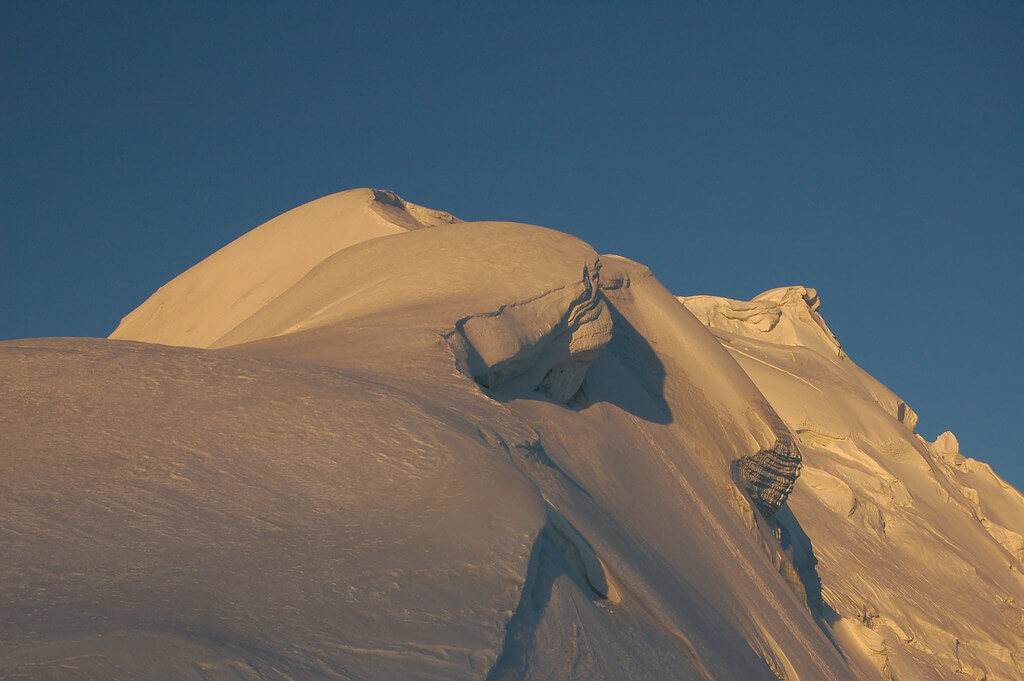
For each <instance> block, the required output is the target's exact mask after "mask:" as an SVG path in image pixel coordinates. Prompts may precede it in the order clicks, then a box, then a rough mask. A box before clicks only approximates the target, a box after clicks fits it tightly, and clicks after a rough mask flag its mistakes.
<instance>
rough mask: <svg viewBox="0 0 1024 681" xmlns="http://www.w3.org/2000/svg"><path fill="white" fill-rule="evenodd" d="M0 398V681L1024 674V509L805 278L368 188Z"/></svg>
mask: <svg viewBox="0 0 1024 681" xmlns="http://www.w3.org/2000/svg"><path fill="white" fill-rule="evenodd" d="M0 386H2V389H0V433H2V439H0V442H2V445H3V449H2V450H0V465H2V466H3V468H2V470H0V555H2V556H3V559H2V561H0V604H2V605H0V678H29V679H381V680H391V679H488V680H497V679H609V680H620V679H659V680H660V679H694V680H700V681H709V680H714V681H727V680H733V679H743V680H748V679H749V680H756V679H765V680H774V679H788V680H790V681H796V680H798V679H800V680H803V681H818V680H821V681H840V680H843V681H847V680H852V679H866V680H872V679H900V680H901V681H908V680H909V681H914V680H931V679H950V680H952V679H956V680H960V679H976V680H980V679H987V680H988V681H996V680H997V679H1001V680H1004V681H1010V680H1013V679H1019V678H1024V576H1022V574H1021V570H1022V569H1024V564H1022V560H1024V537H1022V533H1024V497H1022V496H1021V495H1020V494H1019V493H1018V492H1017V491H1016V490H1014V489H1012V488H1011V487H1010V486H1009V485H1007V484H1006V483H1005V482H1003V481H1002V480H1000V479H999V478H998V477H997V476H996V475H995V474H994V473H993V472H992V470H991V469H990V468H989V467H988V466H986V465H985V464H982V463H979V462H977V461H974V460H973V459H969V458H965V457H964V456H963V455H961V454H960V452H959V448H958V444H957V442H956V438H955V437H954V436H953V435H952V434H949V433H945V434H943V435H942V436H940V437H939V438H938V439H937V440H936V441H935V442H926V441H925V440H923V439H922V438H921V437H920V436H919V435H916V434H915V433H914V432H913V428H914V423H915V421H916V415H915V414H914V412H913V411H912V410H911V409H910V407H909V406H907V405H906V404H905V403H904V402H903V401H902V400H900V399H899V398H898V397H897V396H896V395H894V394H893V393H892V392H891V391H890V390H888V389H887V388H886V387H885V386H883V385H881V384H880V383H879V382H878V381H876V380H874V379H873V378H871V377H870V376H869V375H867V374H866V373H865V372H864V371H862V370H861V369H860V368H858V367H857V366H856V365H855V364H854V363H853V362H852V361H850V359H849V358H848V357H846V355H845V353H844V352H843V350H842V348H841V346H840V343H839V341H838V340H837V339H836V337H835V336H834V335H833V334H832V332H831V331H830V330H829V328H828V326H827V325H826V323H825V321H824V319H823V318H822V316H821V315H820V313H819V299H818V295H817V293H816V292H815V291H814V290H813V289H809V288H805V287H800V286H794V287H789V288H782V289H775V290H772V291H768V292H766V293H764V294H761V295H760V296H757V297H756V298H755V299H754V300H752V301H749V302H743V301H735V300H727V299H724V298H715V297H710V296H690V297H682V298H676V297H675V296H673V295H672V294H671V293H670V292H668V291H667V290H666V289H665V288H664V287H663V286H662V285H661V284H659V283H658V281H657V280H656V279H655V278H654V277H653V276H652V274H651V272H650V270H648V269H647V268H645V267H644V266H642V265H640V264H638V263H635V262H632V261H630V260H627V259H625V258H621V257H618V256H614V255H598V254H597V253H596V252H594V250H593V249H592V248H591V247H590V246H588V245H587V244H585V243H583V242H582V241H580V240H578V239H576V238H574V237H571V236H568V235H565V234H562V233H559V232H556V231H553V230H549V229H545V228H542V227H535V226H530V225H522V224H514V223H500V222H462V221H460V220H458V219H456V218H455V217H453V216H451V215H449V214H447V213H444V212H441V211H435V210H430V209H427V208H423V207H421V206H416V205H414V204H411V203H408V202H405V201H404V200H402V199H401V198H399V197H397V196H396V195H394V194H393V193H391V192H387V191H381V190H369V189H359V190H353V191H348V192H342V193H339V194H334V195H331V196H328V197H325V198H323V199H319V200H317V201H314V202H312V203H309V204H307V205H305V206H301V207H299V208H296V209H295V210H293V211H290V212H288V213H286V214H284V215H282V216H280V217H278V218H276V219H274V220H271V221H270V222H268V223H266V224H264V225H262V226H261V227H258V228H256V229H255V230H253V231H251V232H249V233H248V234H246V235H245V236H243V237H241V238H239V239H238V240H236V241H234V242H232V243H231V244H229V245H227V246H225V247H224V248H222V249H221V250H219V251H218V252H216V253H214V254H213V255H211V256H210V257H208V258H207V259H205V260H203V261H202V262H201V263H199V264H197V265H196V266H194V267H192V268H191V269H189V270H188V271H186V272H184V273H183V274H182V275H180V276H179V277H177V278H175V279H174V280H173V281H171V282H169V283H168V284H166V285H165V286H163V287H162V288H161V289H159V290H158V291H157V292H156V293H154V294H153V296H151V297H150V298H149V300H147V301H146V302H145V303H143V304H142V305H141V306H139V307H138V308H137V309H136V310H134V311H133V312H131V313H130V314H129V315H128V316H127V317H125V318H124V320H123V321H122V323H121V325H120V326H119V327H118V328H117V329H116V330H115V331H114V333H113V334H111V337H110V339H66V338H65V339H31V340H18V341H7V342H3V343H0Z"/></svg>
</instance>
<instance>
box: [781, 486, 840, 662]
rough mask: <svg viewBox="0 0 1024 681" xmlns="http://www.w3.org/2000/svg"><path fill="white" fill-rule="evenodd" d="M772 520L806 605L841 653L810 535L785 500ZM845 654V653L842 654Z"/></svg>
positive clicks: (836, 615)
mask: <svg viewBox="0 0 1024 681" xmlns="http://www.w3.org/2000/svg"><path fill="white" fill-rule="evenodd" d="M774 522H775V523H777V524H778V526H779V527H780V528H781V530H782V531H781V533H780V535H781V536H780V541H781V543H782V548H783V550H784V551H786V552H787V553H788V554H789V555H790V559H791V560H792V561H793V568H794V569H795V570H796V574H797V576H798V577H799V578H800V582H801V583H802V584H803V587H804V593H805V594H806V598H807V607H808V608H809V609H810V611H811V614H812V615H813V616H814V621H815V622H817V623H818V626H819V627H821V630H822V631H824V632H825V635H826V636H827V637H828V639H829V640H830V641H831V642H832V645H833V646H835V648H836V650H838V651H839V653H840V654H842V651H841V650H840V649H839V646H838V645H837V644H836V642H835V639H833V638H832V630H831V628H832V625H834V624H835V623H836V622H838V621H839V620H840V619H842V615H840V614H839V613H838V612H836V610H835V609H834V608H833V607H832V606H830V605H829V604H828V603H826V602H825V598H824V596H823V595H822V586H821V576H820V575H818V559H817V557H815V555H814V547H813V546H812V545H811V538H810V537H808V536H807V533H806V532H804V529H803V528H802V527H801V526H800V521H798V520H797V519H796V516H794V515H793V512H792V511H791V510H789V505H788V504H783V505H782V507H781V508H780V509H779V510H778V511H776V513H775V518H774ZM844 657H845V656H844Z"/></svg>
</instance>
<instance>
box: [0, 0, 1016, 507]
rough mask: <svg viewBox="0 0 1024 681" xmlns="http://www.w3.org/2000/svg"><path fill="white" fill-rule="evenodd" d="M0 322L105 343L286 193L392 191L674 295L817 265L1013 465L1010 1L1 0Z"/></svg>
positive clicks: (899, 375)
mask: <svg viewBox="0 0 1024 681" xmlns="http://www.w3.org/2000/svg"><path fill="white" fill-rule="evenodd" d="M0 50H2V53H3V56H2V62H0V69H2V70H0V74H2V95H3V96H2V97H0V133H2V143H3V146H2V153H0V172H2V182H0V230H2V231H0V338H16V337H25V336H58V335H59V336H105V335H106V334H108V333H109V332H110V331H111V330H113V328H114V327H115V326H116V324H117V322H118V320H119V319H120V317H121V316H123V315H124V314H126V313H128V312H129V311H130V310H131V309H132V308H134V307H135V306H136V305H137V304H139V303H140V302H142V300H144V299H145V298H146V297H147V296H148V295H149V294H150V293H151V292H152V291H153V290H155V289H156V288H157V287H158V286H160V285H161V284H163V283H164V282H166V281H167V280H169V279H171V278H172V277H174V276H175V275H177V274H178V273H180V272H181V271H182V270H184V269H186V268H187V267H189V266H190V265H192V264H194V263H195V262H196V261H198V260H200V259H202V258H204V257H205V256H206V255H208V254H209V253H211V252H213V251H214V250H216V249H217V248H219V247H220V246H222V245H224V244H225V243H227V242H228V241H230V240H232V239H234V238H235V237H237V236H239V235H240V234H242V233H244V232H246V231H248V230H249V229H251V228H253V227H255V226H257V225H258V224H260V223H262V222H264V221H266V220H268V219H269V218H271V217H274V216H275V215H277V214H279V213H281V212H284V211H285V210H288V209H290V208H292V207H294V206H297V205H299V204H301V203H304V202H306V201H309V200H311V199H314V198H317V197H319V196H322V195H325V194H329V193H332V192H335V191H339V190H342V189H350V188H353V187H360V186H372V187H381V188H388V189H392V190H394V191H396V192H397V193H398V194H400V195H401V196H403V197H405V198H406V199H408V200H410V201H413V202H415V203H420V204H424V205H427V206H431V207H434V208H439V209H443V210H447V211H449V212H451V213H454V214H456V215H458V216H460V217H462V218H464V219H469V220H473V219H502V220H516V221H521V222H530V223H534V224H541V225H545V226H548V227H554V228H557V229H561V230H563V231H567V232H570V233H572V234H575V235H577V236H579V237H581V238H583V239H584V240H586V241H589V242H590V243H591V244H593V245H594V246H595V247H596V248H597V249H598V250H599V251H601V252H614V253H619V254H622V255H626V256H629V257H631V258H633V259H636V260H639V261H641V262H643V263H645V264H647V265H649V266H650V267H651V268H652V269H653V270H654V272H655V274H656V275H657V276H658V278H659V279H660V280H661V281H662V282H663V283H664V284H665V285H666V286H668V287H669V288H670V289H671V290H673V291H674V292H676V293H679V294H695V293H713V294H719V295H726V296H729V297H734V298H750V297H751V296H754V295H756V294H757V293H759V292H760V291H762V290H765V289H768V288H773V287H776V286H780V285H787V284H803V285H807V286H813V287H816V288H817V289H818V290H819V291H820V293H821V296H822V299H823V301H824V302H823V308H822V311H823V313H824V315H825V318H826V319H827V321H828V322H829V324H830V325H831V326H832V328H833V330H834V331H835V332H836V334H837V335H838V336H839V338H840V340H841V341H842V342H843V344H844V346H845V347H846V349H847V352H848V353H849V355H850V356H851V357H852V358H853V359H854V360H855V361H857V362H858V363H860V364H861V366H863V367H864V368H865V369H867V370H868V371H869V372H871V373H872V374H874V375H875V376H876V377H878V378H879V379H880V380H882V381H883V382H884V383H886V384H887V385H889V386H890V387H891V388H892V389H893V390H895V391H896V392H897V393H898V394H900V395H901V396H902V397H903V398H904V399H906V400H907V401H908V403H909V404H910V405H911V406H912V407H913V408H914V409H916V410H917V411H918V412H919V413H920V415H921V425H920V427H919V431H920V432H922V433H923V434H924V435H925V436H927V437H929V439H930V438H932V437H934V436H935V435H936V434H937V433H939V432H941V431H942V430H946V429H951V430H953V431H954V432H955V433H956V434H957V436H958V437H959V439H960V442H961V448H962V450H963V451H964V452H965V453H966V454H968V455H969V456H973V457H975V458H979V459H982V460H985V461H989V462H991V463H992V464H993V466H994V467H995V468H996V470H997V471H998V472H999V473H1001V474H1002V475H1003V476H1004V477H1006V478H1008V479H1009V480H1010V481H1011V482H1013V483H1014V484H1015V485H1016V486H1017V487H1018V488H1022V487H1024V451H1022V445H1021V440H1020V436H1019V435H1018V430H1019V429H1020V423H1021V417H1022V414H1021V411H1022V408H1024V400H1022V398H1021V381H1022V378H1024V363H1022V360H1021V349H1020V346H1021V343H1022V336H1024V333H1022V331H1024V328H1022V319H1024V313H1022V311H1021V309H1020V301H1021V298H1022V294H1024V286H1022V284H1024V275H1022V273H1021V260H1022V257H1024V235H1022V226H1024V3H982V2H972V3H945V2H921V3H887V4H884V5H875V4H871V3H864V2H856V3H853V2H850V3H842V4H834V3H824V2H823V3H760V2H758V3H753V2H752V3H745V2H708V3H686V2H665V3H654V2H631V3H626V2H624V3H602V2H586V3H584V2H579V3H512V2H505V3H474V2H462V3H450V2H422V3H384V2H372V3H365V2H364V3H347V2H338V3H315V2H280V3H261V2H253V3H220V2H178V3H156V2H126V3H112V2H91V3H47V2H22V3H6V4H5V6H4V8H3V11H2V13H0Z"/></svg>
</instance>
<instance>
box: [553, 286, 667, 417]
mask: <svg viewBox="0 0 1024 681" xmlns="http://www.w3.org/2000/svg"><path fill="white" fill-rule="evenodd" d="M608 308H609V310H610V311H611V315H612V340H611V342H610V343H608V345H607V346H606V347H605V348H604V350H603V351H602V352H601V354H600V356H598V358H597V359H596V360H595V361H594V363H593V364H592V365H591V366H590V368H589V369H588V371H587V378H586V380H584V382H583V386H582V387H581V388H580V391H579V392H578V393H577V394H576V396H575V397H573V399H572V400H570V401H569V403H568V404H567V405H566V406H568V407H569V408H571V409H576V410H582V409H585V408H587V407H588V406H590V405H593V404H597V403H598V402H607V403H608V404H613V405H615V406H616V407H618V408H620V409H622V410H624V411H627V412H629V413H630V414H633V415H634V416H636V417H638V418H641V419H644V420H645V421H651V422H652V423H663V424H665V423H671V422H672V410H671V408H670V407H669V405H668V402H667V401H666V400H665V376H666V372H665V365H664V364H662V362H661V360H660V359H659V358H658V355H657V353H655V352H654V348H652V347H651V344H650V343H648V342H647V339H646V338H644V336H643V334H642V333H640V331H638V330H637V328H636V327H634V326H633V325H632V324H631V323H630V322H629V320H628V319H626V317H625V316H624V315H623V314H622V313H620V312H619V311H618V310H617V309H616V307H615V305H614V303H612V302H611V301H609V302H608Z"/></svg>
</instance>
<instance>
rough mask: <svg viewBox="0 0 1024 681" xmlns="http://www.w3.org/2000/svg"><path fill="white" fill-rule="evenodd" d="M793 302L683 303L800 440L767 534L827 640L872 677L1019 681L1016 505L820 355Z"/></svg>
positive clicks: (808, 311)
mask: <svg viewBox="0 0 1024 681" xmlns="http://www.w3.org/2000/svg"><path fill="white" fill-rule="evenodd" d="M783 291H789V292H796V293H780V292H783ZM805 291H807V289H804V288H802V287H794V288H790V289H776V290H775V291H771V292H769V293H768V294H762V295H761V296H758V297H756V298H755V299H754V300H753V301H751V302H749V303H744V302H741V301H733V300H727V299H722V298H717V299H716V298H712V297H710V296H699V297H686V298H681V300H682V302H683V303H684V304H685V305H686V306H687V307H692V308H693V309H694V310H695V312H696V313H697V315H698V317H699V318H701V319H702V320H703V321H704V322H705V323H707V324H708V325H709V327H710V328H711V330H712V331H713V332H714V333H715V334H716V335H717V336H718V337H719V339H720V341H721V342H722V344H723V346H724V347H726V348H727V349H728V350H729V352H730V353H731V354H732V355H733V357H734V358H735V359H736V360H737V362H738V363H739V364H740V365H741V366H742V367H743V368H744V370H745V371H746V372H747V374H748V375H749V376H750V377H751V379H753V381H754V382H755V383H756V384H757V386H758V387H759V388H760V389H761V392H762V393H764V395H765V396H766V397H767V398H768V400H769V401H770V402H771V404H772V406H773V407H774V408H775V410H776V411H777V412H778V413H779V414H780V415H781V416H782V418H783V419H784V420H785V422H786V423H787V424H788V425H789V426H790V428H792V429H793V431H794V432H795V433H796V434H797V436H798V438H799V443H800V448H801V451H802V453H803V455H804V460H803V463H804V468H803V470H802V472H801V475H800V478H799V480H797V482H796V485H795V489H794V491H793V494H792V496H791V497H790V499H789V503H788V509H784V511H785V512H784V513H783V514H780V516H779V519H780V521H781V523H782V525H783V527H785V528H786V529H787V530H788V531H789V532H790V533H791V534H792V535H793V536H794V541H795V550H796V552H797V554H803V555H802V556H801V555H797V556H796V562H797V563H798V564H802V566H803V571H804V578H805V581H809V582H810V583H814V584H820V589H821V594H822V607H823V608H824V609H825V611H826V614H828V613H830V614H828V617H829V618H830V620H831V621H832V623H833V624H832V630H833V633H834V636H835V637H836V639H837V641H838V642H839V643H840V645H841V646H842V648H843V650H844V652H846V653H847V654H848V655H849V656H850V657H851V658H852V659H857V660H859V661H860V662H861V663H862V664H863V666H864V667H865V668H869V669H870V668H874V669H876V670H877V674H878V675H880V676H881V677H882V678H894V679H904V678H921V679H923V678H929V679H962V678H972V679H983V678H985V679H990V680H991V679H1015V678H1021V675H1022V673H1024V656H1022V650H1024V646H1022V643H1024V607H1022V606H1024V600H1022V599H1024V578H1022V574H1021V573H1022V567H1024V566H1022V563H1021V558H1022V553H1021V547H1022V546H1024V542H1022V541H1021V534H1020V533H1021V530H1022V529H1024V498H1022V497H1021V495H1020V494H1019V493H1018V492H1017V491H1016V490H1013V489H1012V488H1010V487H1009V485H1007V484H1006V483H1005V482H1003V481H1002V480H1000V479H999V478H998V477H996V476H995V474H994V473H992V471H991V469H990V468H989V467H988V466H985V465H984V464H980V463H978V462H976V461H973V460H971V459H967V458H965V457H964V456H963V455H961V454H960V453H959V444H958V443H957V441H956V438H955V437H954V436H953V435H952V434H951V433H944V434H942V435H941V436H939V438H937V439H936V441H935V442H934V443H928V442H926V441H925V440H923V439H922V438H921V437H920V436H918V435H915V434H914V433H913V427H914V424H915V423H916V420H917V419H916V415H915V414H914V413H913V412H912V411H911V410H910V409H909V408H908V407H907V406H906V405H905V404H904V403H903V402H902V400H900V399H899V398H898V397H896V396H895V395H893V394H892V393H891V392H890V391H888V390H887V389H885V388H884V387H883V386H881V384H879V383H878V382H877V381H875V380H874V379H872V378H871V377H870V376H868V375H867V374H865V373H864V372H863V371H862V370H861V369H860V368H858V367H857V366H856V365H855V364H853V362H851V361H850V360H849V359H848V358H846V357H845V356H843V355H842V354H841V353H838V352H836V347H837V345H835V344H833V343H831V342H826V341H827V339H828V336H826V335H825V333H824V331H823V330H827V327H826V326H825V325H824V322H823V321H821V319H820V317H819V316H817V307H818V301H817V296H807V295H805V294H804V293H803V292H805ZM797 293H799V294H800V296H799V298H804V300H805V305H804V307H803V308H801V307H800V300H799V298H798V296H797ZM766 299H770V300H772V301H784V302H783V303H782V304H781V305H780V306H779V308H777V310H778V311H779V312H780V315H779V318H778V320H777V321H775V322H774V323H773V325H772V324H767V323H765V322H764V320H763V318H759V317H758V316H757V315H754V314H746V312H750V311H752V310H760V311H763V312H764V313H768V312H771V311H772V310H775V309H776V308H774V307H773V306H771V305H768V306H766V305H765V304H764V302H763V301H764V300H766ZM787 300H788V302H785V301H787ZM737 310H740V311H744V315H745V316H744V315H738V314H737V313H736V311H737ZM741 317H742V318H741ZM787 318H788V319H789V325H788V328H787V329H786V331H785V333H781V332H779V331H777V329H778V328H779V327H780V326H781V325H782V324H784V323H786V320H787ZM769 327H770V328H769ZM801 327H802V328H801Z"/></svg>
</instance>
